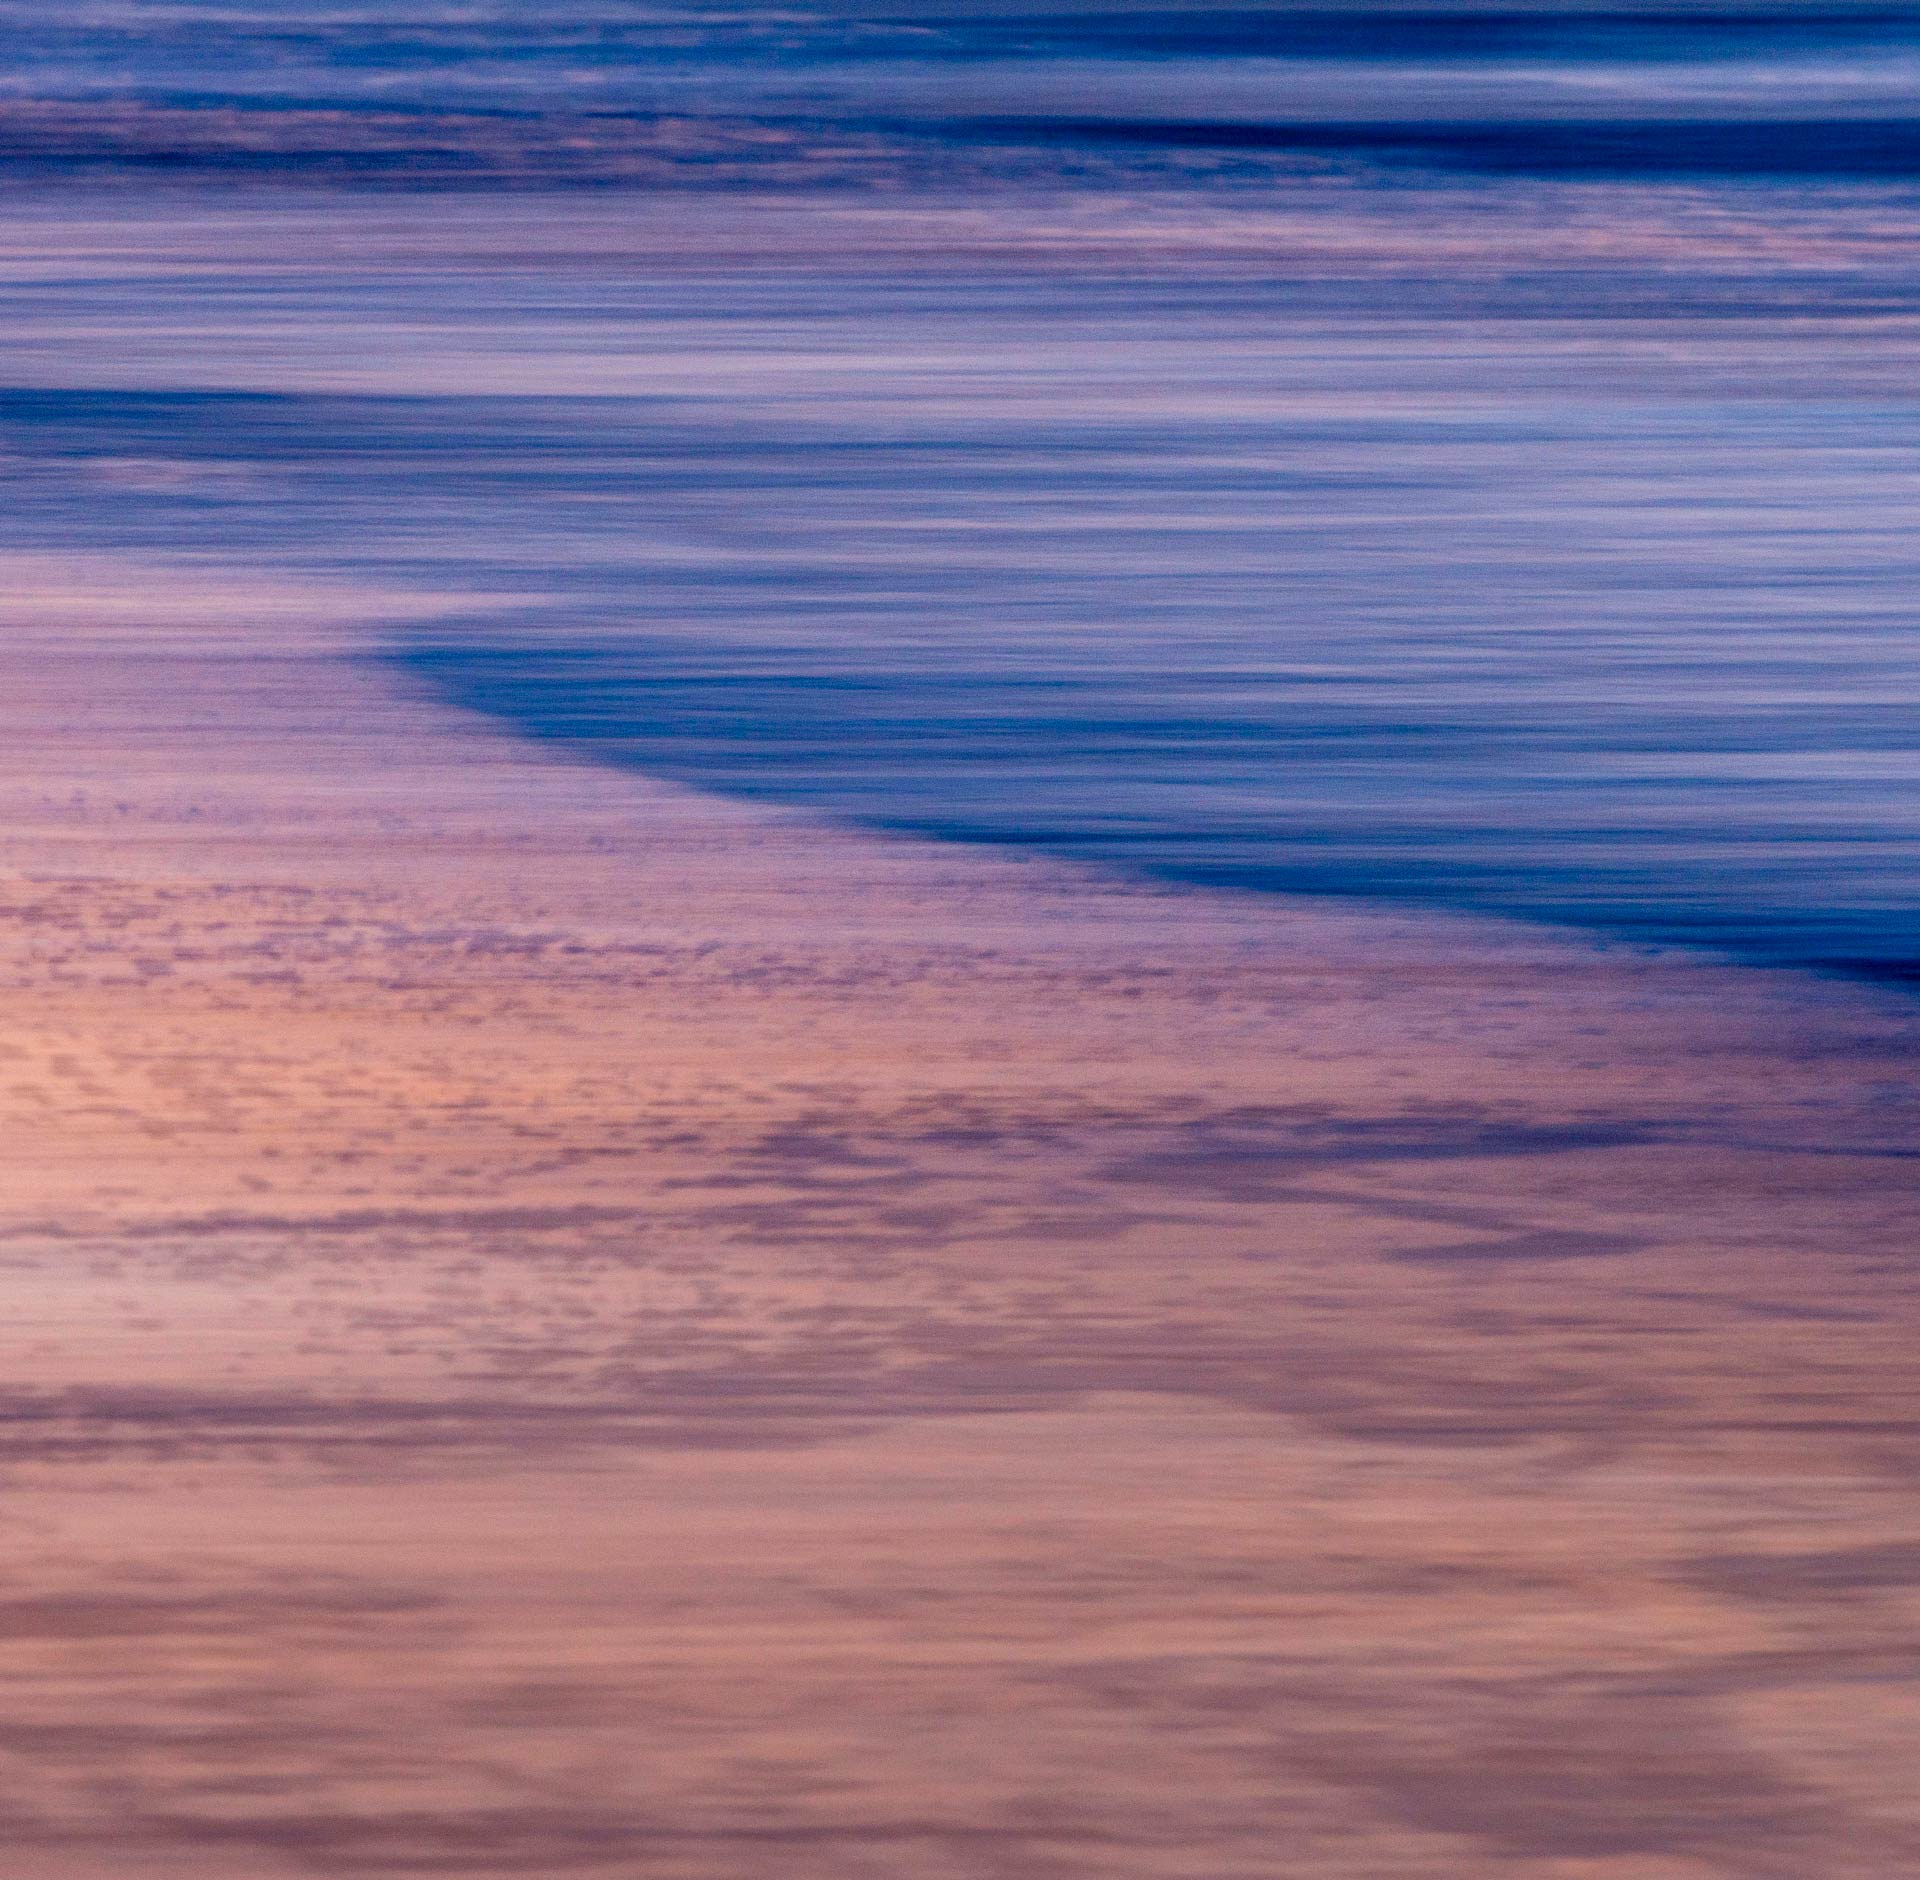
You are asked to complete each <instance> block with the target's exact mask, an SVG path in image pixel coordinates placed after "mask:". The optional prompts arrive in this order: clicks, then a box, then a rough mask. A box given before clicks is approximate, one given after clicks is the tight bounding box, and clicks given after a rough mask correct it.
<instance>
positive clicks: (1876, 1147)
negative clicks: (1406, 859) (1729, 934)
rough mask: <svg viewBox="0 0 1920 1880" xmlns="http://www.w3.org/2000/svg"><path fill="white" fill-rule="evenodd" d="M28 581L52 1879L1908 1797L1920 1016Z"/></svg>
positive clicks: (992, 1874)
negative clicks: (989, 824) (1085, 833)
mask: <svg viewBox="0 0 1920 1880" xmlns="http://www.w3.org/2000/svg"><path fill="white" fill-rule="evenodd" d="M7 575H8V580H7V584H6V585H7V590H8V598H7V600H6V601H5V603H4V609H3V610H0V636H3V644H0V700H4V703H3V704H0V718H3V720H4V729H5V735H4V739H3V740H0V864H3V865H4V873H3V874H0V949H3V951H0V975H3V976H4V983H5V986H6V989H7V997H6V1004H5V1008H4V1010H5V1018H4V1025H3V1027H0V1106H3V1113H4V1118H5V1142H6V1145H7V1154H6V1165H5V1174H4V1191H3V1192H0V1218H4V1223H5V1229H6V1232H5V1242H4V1246H5V1252H4V1258H5V1261H6V1269H7V1270H6V1281H7V1294H6V1296H7V1299H8V1302H9V1311H8V1315H7V1325H6V1351H7V1360H8V1362H7V1371H6V1377H5V1382H4V1385H3V1386H0V1409H4V1422H3V1423H0V1444H3V1445H4V1448H3V1451H0V1453H3V1454H4V1466H5V1480H6V1484H7V1490H8V1503H7V1506H8V1513H9V1520H8V1523H7V1530H6V1555H7V1559H6V1569H5V1572H6V1579H5V1584H4V1587H3V1588H0V1751H4V1755H5V1758H6V1763H5V1767H6V1786H5V1790H4V1795H3V1797H0V1811H3V1813H4V1821H3V1824H0V1834H3V1835H4V1841H5V1846H6V1854H5V1858H4V1862H0V1866H3V1868H4V1872H5V1874H6V1876H7V1880H162V1877H164V1880H174V1877H175V1876H185V1875H193V1876H196V1877H197V1880H279V1877H280V1876H303V1875H314V1874H322V1875H339V1876H353V1877H355V1880H396V1877H398V1876H404V1875H418V1874H434V1875H443V1876H445V1875H453V1876H460V1877H461V1880H482V1877H483V1876H498V1875H511V1876H520V1877H524V1880H559V1877H561V1876H572V1875H579V1876H584V1877H590V1880H602V1877H605V1880H612V1877H615V1876H618V1877H621V1880H627V1877H634V1880H638V1877H639V1876H646V1877H647V1880H653V1877H654V1876H659V1877H661V1880H1252V1877H1253V1876H1260V1877H1261V1880H1267V1877H1270V1876H1279V1875H1287V1876H1301V1877H1303V1880H1306V1877H1310V1876H1336V1875H1337V1876H1347V1877H1351V1880H1360V1877H1361V1876H1365V1877H1366V1880H1401V1877H1409V1880H1410V1877H1413V1876H1420V1877H1421V1880H1430V1877H1433V1876H1442V1875H1445V1876H1468V1875H1471V1876H1483V1875H1486V1876H1495V1875H1514V1876H1520V1875H1525V1876H1529V1877H1530V1880H1534V1877H1537V1880H1708V1877H1709V1876H1727V1877H1729V1880H1731V1877H1732V1876H1741V1877H1743V1880H1744V1877H1751V1876H1779V1880H1789V1877H1792V1880H1804V1877H1805V1876H1808V1875H1813V1874H1819V1875H1822V1876H1832V1877H1834V1880H1841V1877H1845V1876H1876V1877H1878V1876H1888V1877H1889V1880H1891V1877H1892V1876H1898V1875H1906V1874H1910V1873H1912V1872H1913V1871H1915V1870H1916V1867H1920V1803H1916V1801H1915V1798H1914V1785H1913V1782H1912V1770H1913V1766H1914V1755H1915V1752H1916V1750H1920V1510H1917V1509H1916V1503H1915V1498H1914V1477H1915V1470H1916V1453H1917V1452H1916V1444H1915V1437H1916V1430H1917V1429H1920V1407H1917V1406H1916V1404H1915V1401H1914V1385H1913V1377H1912V1362H1911V1353H1912V1349H1913V1333H1914V1329H1915V1319H1916V1316H1920V1313H1917V1310H1916V1300H1915V1291H1914V1273H1915V1268H1914V1263H1913V1241H1914V1237H1913V1224H1914V1220H1915V1211H1914V1206H1913V1203H1914V1199H1915V1170H1916V1168H1917V1167H1920V1164H1916V1162H1915V1161H1914V1160H1913V1159H1912V1151H1911V1145H1910V1140H1909V1138H1908V1137H1907V1136H1906V1135H1905V1133H1904V1131H1903V1129H1902V1126H1901V1125H1902V1119H1904V1118H1905V1117H1906V1116H1907V1115H1908V1112H1907V1111H1906V1109H1905V1108H1904V1107H1903V1102H1902V1100H1903V1099H1904V1097H1905V1094H1906V1089H1905V1086H1906V1079H1907V1075H1908V1066H1909V1065H1910V1063H1911V1048H1912V1045H1913V1043H1914V1037H1915V1030H1916V1026H1915V1022H1914V1018H1913V1016H1912V1015H1911V1014H1910V1012H1909V1009H1908V1007H1907V1006H1906V1005H1905V1004H1904V1003H1903V1002H1901V1001H1899V1000H1897V999H1893V998H1891V997H1886V996H1882V995H1877V994H1874V995H1870V994H1866V993H1855V992H1850V991H1846V990H1844V989H1839V988H1832V987H1822V986H1818V985H1815V984H1812V983H1810V982H1809V983H1801V982H1798V981H1795V980H1793V979H1791V978H1789V977H1786V976H1770V975H1762V974H1746V973H1739V972H1735V971H1731V970H1724V969H1720V968H1717V967H1714V966H1712V965H1709V964H1701V963H1694V962H1687V961H1683V960H1659V959H1649V958H1645V957H1641V956H1635V955H1631V954H1628V953H1625V952H1608V951H1605V950H1603V949H1598V948H1593V947H1589V946H1586V945H1584V944H1581V943H1576V942H1573V941H1562V940H1561V939H1559V938H1558V937H1556V936H1552V935H1541V934H1535V933H1530V932H1527V931H1524V930H1506V929H1503V928H1499V927H1495V926H1492V925H1487V926H1481V925H1476V924H1472V923H1467V922H1455V921H1446V920H1441V919H1432V920H1414V919H1411V918H1406V919H1403V918H1398V917H1391V916H1386V915H1379V914H1373V913H1367V912H1357V911H1349V910H1340V909H1324V908H1311V907H1302V906H1293V905H1287V904H1282V903H1273V902H1260V901H1254V900H1247V901H1237V900H1232V899H1229V898H1225V897H1221V898H1208V897H1204V896H1200V895H1192V894H1183V893H1174V892H1168V891H1159V890H1152V889H1146V888H1139V887H1133V886H1128V885H1126V884H1121V883H1116V882H1113V881H1109V880H1105V879H1101V878H1097V877H1093V876H1087V875H1078V874H1075V873H1073V872H1071V871H1068V870H1065V869H1059V868H1055V867H1052V866H1049V865H1045V864H1041V863H1034V862H1022V861H1012V860H1007V859H1003V858H998V857H994V856H991V855H987V854H979V853H972V852H967V851H962V850H936V849H932V848H928V847H923V846H921V845H918V844H915V843H910V842H904V841H902V842H892V841H885V840H881V839H877V838H868V837H863V836H859V835H855V834H850V833H844V832H837V831H834V830H830V829H825V828H822V827H820V826H818V825H816V824H813V823H810V822H807V821H805V820H803V819H800V818H798V817H779V816H773V815H769V814H763V813H760V812H757V811H750V810H747V809H743V808H739V807H734V806H728V805H724V804H719V803H715V802H710V801H706V800H703V799H700V798H697V797H694V796H692V795H689V794H685V793H681V792H678V791H673V790H669V789H667V788H664V787H661V786H656V785H653V784H651V783H648V782H647V781H645V780H642V779H638V778H633V777H626V776H620V775H615V774H612V773H608V772H602V771H596V770H591V769H587V768H585V767H580V766H576V765H572V764H568V763H565V762H562V761H559V760H557V759H555V758H554V757H552V756H551V755H550V754H546V753H542V752H539V751H537V750H534V749H531V748H529V747H525V746H522V745H518V744H516V743H514V742H513V741H511V740H509V739H507V738H505V737H504V736H502V735H500V734H498V733H496V732H494V731H492V730H490V729H488V728H486V727H484V726H481V725H479V724H476V723H472V722H468V721H465V720H463V719H461V718H459V717H457V716H456V715H454V714H452V713H449V712H446V711H444V710H442V709H441V708H439V707H436V706H434V705H433V704H431V703H429V702H427V701H425V700H420V699H409V698H407V697H405V696H402V695H401V694H400V693H399V692H397V691H396V690H395V688H394V687H393V685H392V684H391V683H390V681H389V680H387V679H386V678H385V677H384V676H383V675H382V674H381V673H380V672H379V670H378V669H377V668H373V667H370V666H367V665H364V664H358V663H354V662H353V661H352V660H351V659H350V657H349V655H350V654H351V653H352V651H353V650H354V648H355V647H356V646H357V645H359V644H361V635H362V634H363V632H364V628H363V627H362V625H361V622H362V621H364V620H365V619H366V618H368V617H369V616H373V615H377V614H378V613H379V612H380V611H381V610H382V608H383V607H384V606H386V605H387V603H385V602H383V601H382V600H381V599H380V597H377V596H361V595H354V594H350V593H347V592H344V591H342V592H340V593H337V594H326V593H322V592H314V593H310V594H299V595H291V594H284V593H278V592H275V591H272V590H270V589H264V588H248V587H242V586H238V585H234V584H226V585H223V584H221V583H218V582H215V581H213V580H211V579H196V578H195V577H192V576H190V575H188V574H186V573H183V572H182V571H180V570H166V569H151V570H143V569H139V568H132V567H128V568H125V569H122V570H121V571H120V572H118V573H116V574H111V575H109V574H107V573H103V572H102V571H101V570H100V569H99V568H95V569H93V570H91V571H89V572H88V573H87V574H86V576H85V577H84V578H81V577H78V576H76V575H75V574H74V572H73V571H72V570H70V569H66V568H63V567H62V566H60V565H59V564H58V563H55V562H51V561H40V562H34V561H29V560H25V559H20V560H16V561H14V562H12V563H10V564H9V565H8V568H7ZM410 604H413V603H410Z"/></svg>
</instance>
